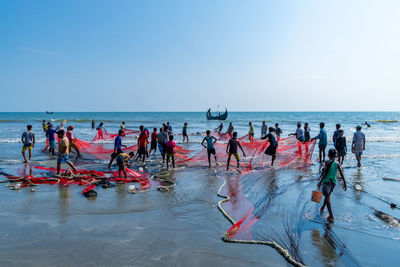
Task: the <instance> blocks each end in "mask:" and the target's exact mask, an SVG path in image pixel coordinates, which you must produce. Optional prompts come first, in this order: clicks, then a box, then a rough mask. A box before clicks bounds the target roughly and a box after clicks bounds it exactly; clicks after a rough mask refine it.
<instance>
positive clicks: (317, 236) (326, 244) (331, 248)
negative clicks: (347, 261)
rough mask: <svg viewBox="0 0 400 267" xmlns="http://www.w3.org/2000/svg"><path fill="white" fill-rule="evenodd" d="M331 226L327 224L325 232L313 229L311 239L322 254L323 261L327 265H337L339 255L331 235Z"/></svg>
mask: <svg viewBox="0 0 400 267" xmlns="http://www.w3.org/2000/svg"><path fill="white" fill-rule="evenodd" d="M329 231H330V226H328V225H327V226H326V227H325V229H324V234H323V235H322V236H321V233H320V232H319V230H318V229H313V230H311V232H310V233H311V240H312V244H313V245H314V246H315V247H316V248H317V249H318V250H319V251H320V255H321V256H322V258H323V259H322V261H321V262H323V264H324V265H325V266H335V265H336V263H337V259H338V256H337V255H336V253H335V250H336V247H335V243H334V242H333V240H332V239H331V237H330V235H329Z"/></svg>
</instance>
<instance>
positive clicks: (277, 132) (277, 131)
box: [275, 123, 282, 136]
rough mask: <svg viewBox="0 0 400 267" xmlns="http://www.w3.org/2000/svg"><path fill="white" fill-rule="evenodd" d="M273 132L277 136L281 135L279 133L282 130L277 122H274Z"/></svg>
mask: <svg viewBox="0 0 400 267" xmlns="http://www.w3.org/2000/svg"><path fill="white" fill-rule="evenodd" d="M275 133H276V135H277V136H281V134H282V130H281V128H279V124H278V123H275Z"/></svg>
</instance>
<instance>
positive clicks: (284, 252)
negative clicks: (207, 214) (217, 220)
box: [215, 171, 305, 267]
mask: <svg viewBox="0 0 400 267" xmlns="http://www.w3.org/2000/svg"><path fill="white" fill-rule="evenodd" d="M215 176H216V177H217V178H219V179H221V180H223V181H224V182H223V183H222V185H221V186H220V187H219V189H218V192H217V195H218V196H219V197H222V198H224V199H223V200H220V201H219V202H218V209H219V210H220V211H221V212H222V214H223V215H224V216H225V217H226V218H227V219H228V220H229V221H230V222H231V223H232V225H234V224H236V222H235V220H234V219H233V218H232V217H231V216H230V215H229V214H228V213H227V212H226V211H225V210H224V209H223V208H222V203H224V202H227V201H229V199H230V197H229V196H225V195H223V194H221V190H222V188H223V187H224V186H225V184H226V180H225V179H223V178H221V177H219V176H218V175H217V172H216V171H215ZM222 240H223V241H225V242H230V243H241V244H257V245H265V246H269V247H272V248H274V249H275V250H276V251H278V253H279V254H281V255H282V256H283V257H284V258H285V260H286V261H287V262H288V263H290V264H292V265H294V266H298V267H305V265H304V264H302V263H300V262H298V261H296V260H295V259H293V257H292V256H291V255H290V253H289V251H287V250H286V249H284V248H283V247H282V246H280V245H279V244H278V243H276V242H273V241H259V240H239V239H234V238H230V237H228V236H227V233H225V234H224V235H223V236H222Z"/></svg>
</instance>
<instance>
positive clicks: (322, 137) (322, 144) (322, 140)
mask: <svg viewBox="0 0 400 267" xmlns="http://www.w3.org/2000/svg"><path fill="white" fill-rule="evenodd" d="M324 127H325V123H323V122H321V123H320V124H319V128H320V130H319V134H318V135H317V136H316V137H314V138H313V139H312V140H315V139H319V143H318V148H319V163H322V162H325V149H326V145H327V144H328V137H327V135H326V131H325V129H324Z"/></svg>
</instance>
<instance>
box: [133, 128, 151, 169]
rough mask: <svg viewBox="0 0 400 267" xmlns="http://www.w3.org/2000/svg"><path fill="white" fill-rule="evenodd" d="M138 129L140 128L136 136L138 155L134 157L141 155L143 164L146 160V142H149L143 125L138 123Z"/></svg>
mask: <svg viewBox="0 0 400 267" xmlns="http://www.w3.org/2000/svg"><path fill="white" fill-rule="evenodd" d="M139 129H140V135H139V138H138V155H137V157H136V159H138V158H139V157H142V164H144V161H145V160H146V154H147V144H148V143H149V139H148V136H147V134H146V131H145V130H144V127H143V125H140V127H139Z"/></svg>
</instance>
